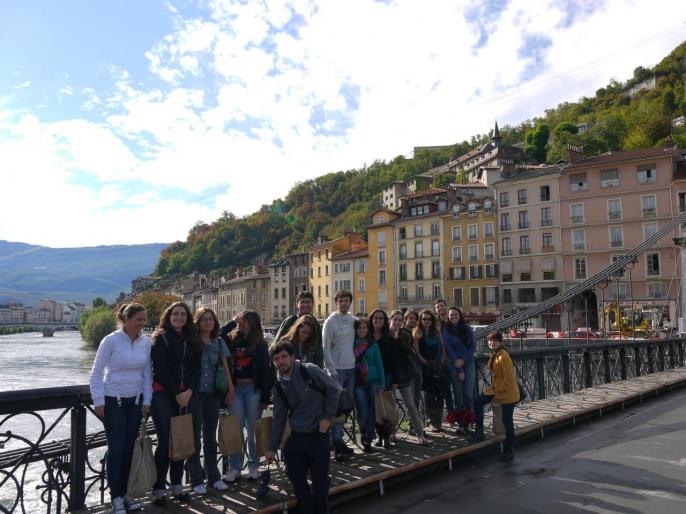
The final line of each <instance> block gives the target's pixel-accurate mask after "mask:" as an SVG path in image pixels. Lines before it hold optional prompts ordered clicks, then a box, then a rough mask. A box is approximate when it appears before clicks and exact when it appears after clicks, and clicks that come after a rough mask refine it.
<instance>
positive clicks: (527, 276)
mask: <svg viewBox="0 0 686 514" xmlns="http://www.w3.org/2000/svg"><path fill="white" fill-rule="evenodd" d="M519 280H521V281H522V282H531V272H529V271H523V272H521V273H520V274H519Z"/></svg>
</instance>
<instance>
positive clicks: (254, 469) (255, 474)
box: [248, 464, 260, 480]
mask: <svg viewBox="0 0 686 514" xmlns="http://www.w3.org/2000/svg"><path fill="white" fill-rule="evenodd" d="M248 478H249V479H250V480H257V479H258V478H260V469H259V467H258V466H257V465H256V464H250V465H249V466H248Z"/></svg>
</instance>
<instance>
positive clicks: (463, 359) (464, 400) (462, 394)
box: [442, 306, 476, 435]
mask: <svg viewBox="0 0 686 514" xmlns="http://www.w3.org/2000/svg"><path fill="white" fill-rule="evenodd" d="M442 334H443V341H444V342H445V349H446V353H447V354H448V367H449V369H450V380H451V382H452V387H453V393H454V395H455V407H456V408H455V410H453V411H451V412H450V413H449V415H448V416H449V420H448V421H449V422H451V423H455V422H456V423H457V424H458V425H459V428H458V429H457V432H458V434H459V433H461V434H463V435H464V434H466V433H467V431H468V429H469V425H470V424H472V423H474V413H473V411H472V409H473V403H474V385H475V383H476V363H475V361H474V355H475V354H476V338H475V337H474V330H472V327H470V326H469V325H468V324H467V323H466V322H465V320H464V316H463V315H462V311H461V310H460V309H458V308H457V307H454V306H453V307H450V309H448V322H447V323H446V324H445V325H443V329H442Z"/></svg>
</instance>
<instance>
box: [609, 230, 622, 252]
mask: <svg viewBox="0 0 686 514" xmlns="http://www.w3.org/2000/svg"><path fill="white" fill-rule="evenodd" d="M622 246H624V233H623V231H622V226H621V225H613V226H611V227H610V247H611V248H621V247H622Z"/></svg>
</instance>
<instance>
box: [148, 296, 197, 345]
mask: <svg viewBox="0 0 686 514" xmlns="http://www.w3.org/2000/svg"><path fill="white" fill-rule="evenodd" d="M176 307H181V308H182V309H183V310H185V311H186V323H185V324H184V326H183V327H182V329H181V332H182V333H183V335H184V337H187V338H188V339H190V341H191V343H192V344H193V348H195V350H196V351H198V352H200V351H202V349H203V346H204V345H203V344H202V341H201V340H200V337H199V336H198V329H197V327H196V326H195V323H194V322H193V313H192V312H191V309H190V307H189V306H188V305H187V304H186V303H185V302H174V303H172V304H171V305H170V306H169V307H167V308H166V309H165V310H164V312H163V313H162V316H161V317H160V323H159V325H157V328H161V329H162V330H174V327H173V326H172V324H171V313H172V311H173V310H174V309H175V308H176Z"/></svg>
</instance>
